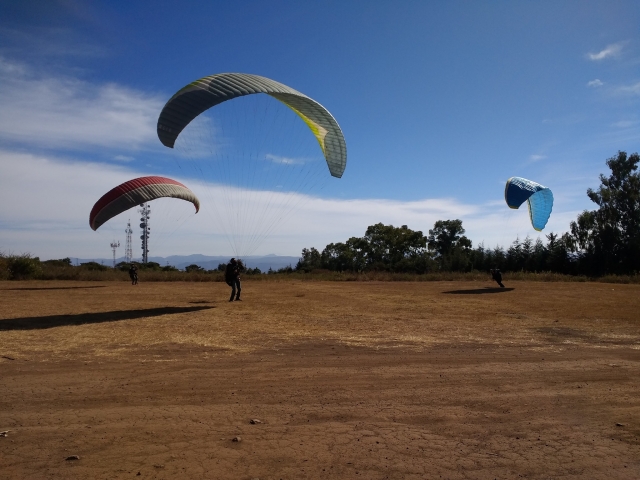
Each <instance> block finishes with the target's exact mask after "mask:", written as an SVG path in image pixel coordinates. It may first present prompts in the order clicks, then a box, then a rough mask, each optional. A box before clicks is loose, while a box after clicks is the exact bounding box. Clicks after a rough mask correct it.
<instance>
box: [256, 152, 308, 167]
mask: <svg viewBox="0 0 640 480" xmlns="http://www.w3.org/2000/svg"><path fill="white" fill-rule="evenodd" d="M265 158H266V159H267V160H269V161H271V162H273V163H278V164H280V165H303V164H304V163H305V161H304V159H302V158H291V157H282V156H280V155H272V154H270V153H267V154H266V155H265Z"/></svg>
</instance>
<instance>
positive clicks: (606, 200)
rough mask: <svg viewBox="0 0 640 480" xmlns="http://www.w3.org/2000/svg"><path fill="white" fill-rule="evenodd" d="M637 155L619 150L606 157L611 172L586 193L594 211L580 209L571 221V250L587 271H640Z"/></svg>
mask: <svg viewBox="0 0 640 480" xmlns="http://www.w3.org/2000/svg"><path fill="white" fill-rule="evenodd" d="M638 163H640V156H639V155H638V154H637V153H634V154H632V155H629V156H627V153H626V152H622V151H619V152H618V154H617V155H616V156H614V157H611V158H609V159H608V160H607V166H608V167H609V168H610V169H611V175H609V176H608V177H606V176H605V175H603V174H601V175H600V182H601V185H600V187H599V188H598V190H593V189H591V188H589V189H588V190H587V195H588V196H589V198H590V199H591V201H592V202H594V203H595V204H596V205H598V209H597V210H592V211H588V210H585V211H584V212H582V213H581V214H580V215H579V216H578V218H577V219H576V221H575V222H571V236H572V240H573V242H572V243H573V249H574V251H578V252H579V253H580V255H581V259H582V261H583V263H584V264H585V265H586V268H587V270H588V273H592V274H596V275H601V274H606V273H635V272H638V271H640V174H638V173H637V170H638Z"/></svg>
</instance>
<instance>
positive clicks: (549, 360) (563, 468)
mask: <svg viewBox="0 0 640 480" xmlns="http://www.w3.org/2000/svg"><path fill="white" fill-rule="evenodd" d="M505 283H507V287H509V289H505V290H498V289H493V288H492V285H491V284H490V283H488V282H487V283H479V282H429V283H426V282H425V283H404V282H393V283H376V282H369V283H364V282H363V283H356V282H352V283H338V282H310V281H309V282H307V281H305V282H303V281H291V282H286V281H253V282H252V281H247V282H245V284H244V292H243V295H244V302H242V303H239V302H238V303H228V302H226V301H225V300H226V298H227V295H228V288H227V287H226V285H224V284H221V283H141V284H140V285H139V286H138V287H132V286H131V285H128V284H125V283H118V282H103V283H90V282H1V283H0V432H6V434H4V436H3V435H0V478H2V479H5V478H6V479H22V478H25V479H40V478H69V479H74V478H86V479H99V478H107V479H114V478H118V479H119V478H158V479H164V478H172V479H173V478H211V479H251V478H260V479H280V478H282V479H300V478H320V479H321V478H335V479H357V478H364V479H385V478H389V479H413V478H415V479H418V478H419V479H423V478H435V479H439V478H448V479H485V478H487V479H493V478H503V479H512V478H530V479H550V478H576V479H577V478H580V479H583V478H589V479H599V478H601V479H610V478H620V479H637V478H640V396H639V395H638V393H639V391H638V385H639V380H640V328H639V327H640V321H639V320H640V286H638V285H612V284H603V283H526V282H508V277H507V278H506V282H505ZM251 419H259V420H260V422H261V423H255V424H251V423H250V420H251ZM234 437H240V439H241V441H239V442H234V441H232V439H233V438H234ZM72 455H77V456H78V457H79V459H77V460H66V458H67V457H70V456H72Z"/></svg>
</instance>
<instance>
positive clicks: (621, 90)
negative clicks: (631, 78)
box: [615, 82, 640, 96]
mask: <svg viewBox="0 0 640 480" xmlns="http://www.w3.org/2000/svg"><path fill="white" fill-rule="evenodd" d="M615 93H617V94H620V95H630V96H635V95H640V82H637V83H633V84H631V85H621V86H619V87H618V88H616V89H615Z"/></svg>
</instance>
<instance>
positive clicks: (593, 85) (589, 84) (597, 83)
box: [587, 78, 604, 88]
mask: <svg viewBox="0 0 640 480" xmlns="http://www.w3.org/2000/svg"><path fill="white" fill-rule="evenodd" d="M602 85H604V83H603V82H602V81H601V80H599V79H597V78H596V79H595V80H591V81H590V82H587V87H591V88H597V87H601V86H602Z"/></svg>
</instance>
